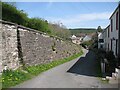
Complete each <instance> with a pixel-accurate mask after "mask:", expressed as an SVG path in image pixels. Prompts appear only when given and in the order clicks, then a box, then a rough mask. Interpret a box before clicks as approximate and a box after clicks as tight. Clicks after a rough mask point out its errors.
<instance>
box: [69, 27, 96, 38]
mask: <svg viewBox="0 0 120 90" xmlns="http://www.w3.org/2000/svg"><path fill="white" fill-rule="evenodd" d="M69 30H70V32H71V34H72V35H73V34H74V35H77V36H79V35H80V34H91V33H94V32H96V29H95V28H75V29H69Z"/></svg>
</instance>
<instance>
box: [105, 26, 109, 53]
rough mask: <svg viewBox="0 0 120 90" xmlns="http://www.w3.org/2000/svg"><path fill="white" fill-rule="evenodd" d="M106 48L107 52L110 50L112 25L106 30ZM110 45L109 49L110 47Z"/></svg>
mask: <svg viewBox="0 0 120 90" xmlns="http://www.w3.org/2000/svg"><path fill="white" fill-rule="evenodd" d="M108 30H109V37H108ZM105 36H106V37H105V48H106V51H108V50H110V25H109V26H108V27H107V28H106V29H105ZM108 44H109V47H108Z"/></svg>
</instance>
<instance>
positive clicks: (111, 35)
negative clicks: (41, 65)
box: [98, 4, 120, 57]
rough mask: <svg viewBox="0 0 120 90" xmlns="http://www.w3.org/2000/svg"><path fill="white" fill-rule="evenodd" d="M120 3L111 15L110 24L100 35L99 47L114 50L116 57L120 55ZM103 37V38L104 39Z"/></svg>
mask: <svg viewBox="0 0 120 90" xmlns="http://www.w3.org/2000/svg"><path fill="white" fill-rule="evenodd" d="M119 12H120V4H119V5H118V7H117V8H116V10H115V11H114V12H113V14H112V15H111V17H110V25H108V26H107V27H106V28H105V30H103V32H102V33H100V34H99V35H98V39H99V40H98V41H99V42H98V48H101V47H102V48H104V49H105V50H106V51H110V50H111V51H113V52H114V55H115V56H116V57H118V56H120V25H119V24H120V20H119V19H120V13H119ZM102 39H103V40H102Z"/></svg>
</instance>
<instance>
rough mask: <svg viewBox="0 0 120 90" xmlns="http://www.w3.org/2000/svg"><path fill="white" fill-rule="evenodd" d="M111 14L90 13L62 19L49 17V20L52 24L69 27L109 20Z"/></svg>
mask: <svg viewBox="0 0 120 90" xmlns="http://www.w3.org/2000/svg"><path fill="white" fill-rule="evenodd" d="M110 15H111V12H102V13H88V14H78V15H72V16H66V17H62V18H54V17H48V18H47V20H49V21H51V22H62V23H63V24H64V25H69V24H73V23H82V22H86V21H87V22H88V21H95V20H105V19H109V17H110Z"/></svg>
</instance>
